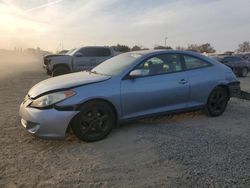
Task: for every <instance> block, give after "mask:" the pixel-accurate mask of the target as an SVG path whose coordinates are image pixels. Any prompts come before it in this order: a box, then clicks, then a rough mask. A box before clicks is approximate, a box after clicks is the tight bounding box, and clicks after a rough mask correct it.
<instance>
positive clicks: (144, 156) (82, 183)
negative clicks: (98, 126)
mask: <svg viewBox="0 0 250 188" xmlns="http://www.w3.org/2000/svg"><path fill="white" fill-rule="evenodd" d="M18 62H19V63H12V62H11V61H9V62H8V61H3V62H1V63H0V65H1V66H0V67H1V68H0V71H1V75H0V104H1V108H0V128H1V131H0V143H1V145H0V187H25V188H26V187H250V136H249V135H250V101H245V100H241V99H231V100H230V102H229V104H228V108H227V110H226V112H225V113H224V115H222V116H220V117H216V118H209V117H207V116H206V115H205V114H203V113H202V112H193V113H185V114H180V115H175V116H165V117H161V118H154V119H146V120H141V121H136V122H132V123H130V124H126V125H122V126H121V127H119V128H116V129H115V130H114V131H113V132H112V133H111V134H110V136H108V137H107V138H106V139H105V140H103V141H100V142H95V143H84V142H81V141H79V140H78V139H77V138H75V137H74V136H73V135H69V136H67V138H66V139H65V140H59V141H55V140H42V139H39V138H36V137H34V136H32V135H30V134H29V133H27V132H26V131H25V130H24V129H23V128H22V127H21V125H20V118H19V116H18V108H19V104H20V103H21V102H22V100H23V97H24V96H25V94H26V93H27V91H28V89H29V88H30V87H31V86H33V85H34V84H35V83H37V82H38V81H40V80H43V79H45V78H47V76H46V75H45V73H44V72H43V70H42V68H41V63H39V62H34V61H30V62H29V61H26V60H23V62H22V61H20V60H19V61H18ZM24 62H25V63H24ZM240 80H241V83H242V88H243V89H244V90H246V91H248V92H250V76H248V78H244V79H240Z"/></svg>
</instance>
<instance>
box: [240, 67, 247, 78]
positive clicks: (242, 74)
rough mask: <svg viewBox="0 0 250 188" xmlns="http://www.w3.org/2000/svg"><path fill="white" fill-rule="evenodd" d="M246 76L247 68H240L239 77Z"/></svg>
mask: <svg viewBox="0 0 250 188" xmlns="http://www.w3.org/2000/svg"><path fill="white" fill-rule="evenodd" d="M247 74H248V70H247V68H242V69H241V71H240V76H241V77H246V76H247Z"/></svg>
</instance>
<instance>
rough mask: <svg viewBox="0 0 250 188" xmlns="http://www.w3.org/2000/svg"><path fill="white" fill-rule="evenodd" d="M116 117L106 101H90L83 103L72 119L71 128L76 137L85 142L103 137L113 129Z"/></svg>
mask: <svg viewBox="0 0 250 188" xmlns="http://www.w3.org/2000/svg"><path fill="white" fill-rule="evenodd" d="M115 123H116V117H115V113H114V110H113V108H112V107H111V106H110V105H109V104H108V103H106V102H102V101H92V102H88V103H86V104H84V105H83V106H82V108H81V111H80V113H79V114H77V115H76V117H75V118H74V119H73V121H72V124H71V128H72V131H73V133H74V134H75V136H76V137H77V138H79V139H80V140H82V141H85V142H95V141H99V140H102V139H104V138H105V137H106V136H107V135H108V134H109V133H110V132H111V131H112V129H113V127H114V126H115Z"/></svg>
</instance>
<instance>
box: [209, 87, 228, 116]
mask: <svg viewBox="0 0 250 188" xmlns="http://www.w3.org/2000/svg"><path fill="white" fill-rule="evenodd" d="M228 100H229V93H228V91H227V90H226V89H225V88H223V87H216V88H215V89H214V90H213V91H212V92H211V94H210V95H209V97H208V100H207V104H206V112H207V114H208V115H209V116H212V117H216V116H220V115H222V114H223V112H224V111H225V109H226V107H227V103H228Z"/></svg>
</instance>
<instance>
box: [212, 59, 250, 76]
mask: <svg viewBox="0 0 250 188" xmlns="http://www.w3.org/2000/svg"><path fill="white" fill-rule="evenodd" d="M212 58H213V59H216V60H217V61H219V62H221V63H223V64H224V65H226V66H228V67H230V68H231V69H232V70H233V72H234V73H235V74H236V75H237V76H240V77H246V76H247V75H248V73H249V72H250V62H249V61H248V60H246V59H243V58H242V57H239V56H212Z"/></svg>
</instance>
